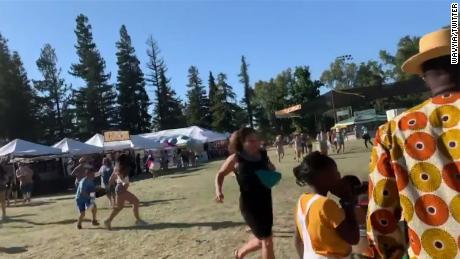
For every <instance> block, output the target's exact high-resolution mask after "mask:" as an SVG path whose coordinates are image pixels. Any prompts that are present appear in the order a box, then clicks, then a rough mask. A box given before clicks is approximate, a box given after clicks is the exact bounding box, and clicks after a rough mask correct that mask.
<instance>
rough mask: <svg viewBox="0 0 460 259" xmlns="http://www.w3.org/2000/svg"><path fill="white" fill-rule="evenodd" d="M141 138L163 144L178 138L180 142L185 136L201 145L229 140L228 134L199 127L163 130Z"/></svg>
mask: <svg viewBox="0 0 460 259" xmlns="http://www.w3.org/2000/svg"><path fill="white" fill-rule="evenodd" d="M141 136H142V137H145V138H148V139H154V140H157V141H159V142H163V141H164V140H167V139H172V138H177V139H178V140H180V139H182V137H183V136H185V137H188V138H190V139H191V141H194V142H199V143H207V142H216V141H220V140H226V139H228V134H224V133H219V132H215V131H212V130H208V129H204V128H200V127H198V126H191V127H187V128H179V129H170V130H162V131H158V132H152V133H146V134H141Z"/></svg>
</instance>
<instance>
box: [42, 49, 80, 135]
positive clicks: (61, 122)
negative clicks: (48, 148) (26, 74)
mask: <svg viewBox="0 0 460 259" xmlns="http://www.w3.org/2000/svg"><path fill="white" fill-rule="evenodd" d="M57 62H58V59H57V56H56V52H55V50H54V48H53V47H52V46H51V45H50V44H45V46H44V47H43V48H42V49H41V53H40V57H39V58H38V60H37V62H36V64H37V67H38V70H39V71H40V73H41V74H42V77H43V79H42V80H34V81H33V83H34V88H35V89H36V90H37V91H38V92H39V93H40V99H39V100H40V101H39V103H40V107H41V110H40V128H41V131H42V137H43V139H44V140H46V141H47V142H48V143H55V142H56V141H58V140H60V139H62V138H63V137H65V136H66V135H67V134H70V133H71V132H70V131H71V130H72V125H69V120H66V119H65V118H64V117H65V116H66V114H68V110H67V109H68V103H69V100H70V91H71V87H70V86H68V85H67V84H66V83H65V81H64V79H63V78H61V69H60V68H58V67H57Z"/></svg>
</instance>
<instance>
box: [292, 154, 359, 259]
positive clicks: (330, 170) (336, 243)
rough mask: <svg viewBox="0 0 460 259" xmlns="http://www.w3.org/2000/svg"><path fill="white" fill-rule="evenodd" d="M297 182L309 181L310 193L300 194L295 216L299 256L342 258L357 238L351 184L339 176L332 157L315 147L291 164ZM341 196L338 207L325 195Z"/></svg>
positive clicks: (347, 254)
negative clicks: (301, 159) (298, 161)
mask: <svg viewBox="0 0 460 259" xmlns="http://www.w3.org/2000/svg"><path fill="white" fill-rule="evenodd" d="M294 176H295V178H296V182H297V184H298V185H300V186H305V185H309V186H310V187H311V189H312V191H311V192H309V193H304V194H302V195H301V196H300V198H299V200H298V203H297V208H296V211H297V212H296V216H295V223H296V228H295V246H296V249H297V252H298V254H299V256H300V258H303V259H320V258H322V259H326V258H345V257H347V256H349V254H350V253H351V246H352V245H355V244H357V243H358V242H359V225H358V223H357V221H356V218H355V212H354V210H355V205H356V202H357V198H356V196H354V195H353V192H352V188H351V185H350V184H348V183H347V182H346V181H345V180H343V179H341V178H340V173H339V171H338V169H337V165H336V163H335V162H334V160H333V159H332V158H330V157H328V156H327V155H323V154H321V153H320V152H318V151H315V152H313V153H311V154H309V155H307V156H306V157H305V159H304V160H303V161H302V163H301V164H300V165H299V166H297V167H296V168H294ZM329 192H331V193H333V194H335V195H336V196H337V197H339V198H340V205H341V206H340V207H339V205H338V204H337V203H336V202H335V201H334V200H332V199H330V198H328V197H327V194H328V193H329Z"/></svg>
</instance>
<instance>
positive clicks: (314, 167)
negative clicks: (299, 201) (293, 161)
mask: <svg viewBox="0 0 460 259" xmlns="http://www.w3.org/2000/svg"><path fill="white" fill-rule="evenodd" d="M331 166H337V164H336V163H335V161H334V160H333V159H332V158H330V157H329V156H327V155H323V154H321V153H320V152H318V151H315V152H313V153H311V154H309V155H307V156H306V157H305V158H304V159H303V161H302V163H301V164H300V165H299V166H297V167H295V168H294V170H293V171H294V176H295V178H296V183H297V184H298V185H300V186H304V185H306V184H311V180H312V178H313V176H315V175H316V174H318V172H320V171H322V170H325V169H328V168H330V167H331Z"/></svg>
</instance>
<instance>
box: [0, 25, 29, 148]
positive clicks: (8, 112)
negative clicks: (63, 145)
mask: <svg viewBox="0 0 460 259" xmlns="http://www.w3.org/2000/svg"><path fill="white" fill-rule="evenodd" d="M37 113H38V112H37V103H36V93H35V92H34V91H33V89H32V88H31V86H30V84H29V80H28V79H27V74H26V72H25V70H24V67H23V64H22V61H21V58H20V57H19V54H18V53H17V52H13V53H11V52H10V50H9V48H8V45H7V40H6V39H5V38H4V37H3V36H2V35H1V34H0V121H1V123H0V138H1V139H2V140H3V141H9V140H13V139H15V138H23V139H27V140H32V141H33V140H36V139H37V132H36V130H37V129H36V128H35V126H36V125H37V123H36V122H37V120H36V116H37Z"/></svg>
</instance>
